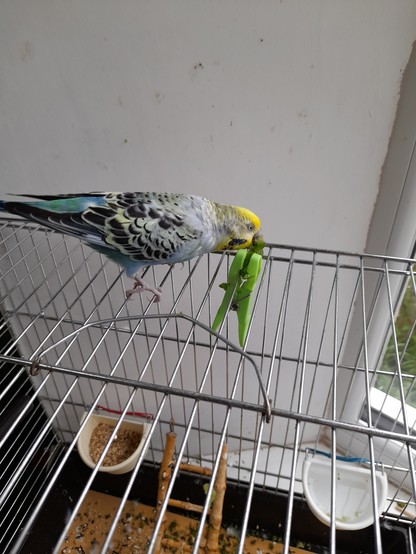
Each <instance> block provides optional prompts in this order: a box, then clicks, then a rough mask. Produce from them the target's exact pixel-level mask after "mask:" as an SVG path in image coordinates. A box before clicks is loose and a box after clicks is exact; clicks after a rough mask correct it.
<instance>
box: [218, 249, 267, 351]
mask: <svg viewBox="0 0 416 554" xmlns="http://www.w3.org/2000/svg"><path fill="white" fill-rule="evenodd" d="M262 248H263V245H261V247H257V248H256V249H255V250H244V249H242V250H239V251H238V252H237V254H236V255H235V258H234V260H233V263H232V264H231V267H230V270H229V272H228V277H227V283H225V284H223V285H220V286H221V287H222V288H224V289H225V294H224V298H223V301H222V303H221V306H220V307H219V309H218V312H217V314H216V316H215V318H214V321H213V324H212V328H213V330H214V331H216V330H217V329H218V327H219V326H220V325H221V323H222V321H223V320H224V318H225V316H226V315H227V310H228V307H230V309H231V310H234V311H236V312H237V320H238V338H239V342H240V346H243V345H244V342H245V340H246V337H247V332H248V327H249V324H250V318H251V309H250V308H251V293H252V292H253V290H254V287H255V285H256V282H257V279H258V277H259V275H260V270H261V264H262V256H261V254H259V253H258V251H261V250H262Z"/></svg>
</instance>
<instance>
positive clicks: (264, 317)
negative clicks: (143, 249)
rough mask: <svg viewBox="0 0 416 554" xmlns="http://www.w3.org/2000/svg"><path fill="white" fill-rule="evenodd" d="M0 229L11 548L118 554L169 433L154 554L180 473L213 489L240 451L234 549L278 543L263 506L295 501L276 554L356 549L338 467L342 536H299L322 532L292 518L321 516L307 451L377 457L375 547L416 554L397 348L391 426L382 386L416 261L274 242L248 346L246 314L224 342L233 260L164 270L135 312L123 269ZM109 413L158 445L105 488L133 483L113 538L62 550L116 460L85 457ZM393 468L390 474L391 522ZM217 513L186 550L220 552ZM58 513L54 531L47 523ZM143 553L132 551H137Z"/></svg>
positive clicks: (408, 421)
mask: <svg viewBox="0 0 416 554" xmlns="http://www.w3.org/2000/svg"><path fill="white" fill-rule="evenodd" d="M0 223H1V227H0V229H1V244H0V270H1V299H2V301H1V306H2V318H1V329H2V331H1V356H0V361H1V364H2V370H1V374H0V378H1V390H0V402H1V403H0V408H1V433H0V445H1V454H0V455H1V478H0V485H1V496H0V506H1V507H0V510H1V520H2V522H3V524H2V526H3V533H2V537H0V543H1V549H2V551H3V552H25V551H26V552H46V551H47V550H40V548H41V547H39V546H38V547H31V546H27V545H28V544H30V540H31V538H32V539H33V537H34V536H35V537H36V536H38V535H45V534H46V535H50V536H51V540H52V541H53V544H51V545H50V550H49V551H54V552H81V551H83V552H84V551H85V552H112V551H114V552H115V551H116V550H115V549H114V542H112V541H113V540H114V539H113V536H115V533H116V526H117V524H118V520H120V519H121V518H122V510H123V508H124V507H125V505H127V504H126V503H127V502H128V499H132V498H133V499H135V498H139V499H140V497H141V495H140V493H137V490H136V489H135V484H137V482H138V481H140V478H141V476H142V475H144V474H145V475H147V473H145V471H146V470H147V469H149V468H156V470H157V469H158V468H159V467H160V464H161V462H162V458H163V453H164V449H165V445H166V434H167V433H168V432H169V431H172V429H173V430H174V432H175V434H176V443H175V463H174V464H173V465H172V479H171V481H170V483H169V485H168V486H167V495H166V497H164V499H163V501H162V502H161V503H160V505H159V509H160V512H161V516H160V517H159V518H156V521H155V522H154V527H153V531H152V533H151V534H150V537H149V539H148V542H147V543H146V549H145V550H143V551H154V552H156V551H157V549H158V548H159V547H158V545H157V540H158V539H157V536H158V533H159V531H160V529H161V528H162V527H163V517H164V514H165V513H167V512H168V511H170V509H171V508H169V507H168V502H169V499H170V498H171V497H172V495H173V492H172V491H173V488H174V486H175V483H176V482H178V483H179V482H180V480H181V478H182V473H183V472H182V469H181V467H180V463H185V462H187V463H191V464H193V465H194V466H201V467H204V468H208V471H210V472H211V473H212V478H211V479H209V480H208V488H209V493H211V492H212V490H213V482H214V478H215V477H216V475H217V473H218V471H219V466H220V458H221V456H220V454H221V452H222V448H223V445H224V444H226V445H227V447H228V459H227V491H226V493H225V498H227V495H228V494H231V493H229V491H230V490H231V489H232V488H234V489H235V490H236V491H237V492H234V493H233V494H237V495H239V496H238V501H235V502H236V504H235V505H233V506H234V507H233V510H234V512H235V514H237V516H236V517H237V520H236V521H234V520H233V524H234V525H235V526H236V527H237V528H238V531H237V533H238V539H236V542H235V547H234V548H235V550H233V551H238V552H246V551H247V552H248V551H250V550H249V548H248V547H247V541H245V540H244V539H245V537H246V536H249V535H250V533H251V532H252V530H253V529H256V528H257V530H259V529H263V528H264V529H266V527H267V525H266V523H264V522H263V520H262V517H263V516H262V514H261V513H260V511H259V510H257V508H256V506H257V504H256V502H257V498H258V495H261V494H262V493H264V494H267V495H268V498H273V497H276V498H279V499H280V501H281V502H282V503H283V508H282V512H281V513H282V514H283V515H278V512H277V511H276V513H275V514H273V512H271V513H270V511H269V513H268V514H266V515H265V516H264V517H265V521H266V520H267V521H268V522H269V525H268V532H269V535H268V536H269V537H272V539H271V544H270V546H269V549H270V550H269V551H270V552H273V551H275V552H285V553H288V552H289V548H290V547H293V546H296V545H298V547H299V545H301V546H304V547H305V548H306V546H305V543H306V542H308V543H311V545H310V546H309V548H310V549H311V550H312V551H316V552H318V551H331V552H342V551H350V550H348V544H349V538H350V537H351V534H350V535H348V534H347V535H348V536H347V538H345V537H346V535H345V534H343V535H342V534H341V533H339V532H338V530H337V525H336V524H337V513H336V510H338V509H339V507H338V505H337V479H336V470H335V469H334V470H333V471H332V473H330V474H329V477H328V479H329V483H330V487H329V490H330V495H331V504H330V508H329V514H328V515H329V518H330V522H329V525H328V527H326V526H323V525H322V524H321V523H320V522H319V521H318V519H315V518H314V516H312V519H311V520H310V521H311V522H312V523H311V525H310V527H311V528H312V527H314V526H315V527H316V529H318V531H319V532H318V531H317V532H316V533H312V535H311V536H312V539H310V538H308V537H305V536H302V533H305V535H307V530H306V529H305V527H304V526H303V529H300V530H299V527H302V525H301V526H299V521H298V519H299V518H297V517H295V515H294V514H295V510H298V509H300V508H299V505H302V506H303V509H304V510H306V511H304V512H302V513H303V516H302V517H306V516H305V514H306V512H308V513H309V511H308V508H306V507H305V503H304V489H303V483H302V466H303V463H304V459H305V453H306V452H312V455H313V453H315V452H317V451H325V452H326V453H327V454H328V455H329V456H330V458H329V459H330V460H331V464H330V466H333V467H334V468H336V467H338V466H337V465H336V464H338V461H336V455H337V454H338V455H342V456H344V457H347V458H348V457H353V458H360V459H364V458H365V459H366V460H367V461H366V462H365V463H364V465H365V466H366V467H369V468H370V479H371V486H370V488H369V491H370V495H369V498H367V499H366V500H365V501H366V502H368V503H370V508H371V510H372V512H373V516H374V525H373V526H372V531H371V533H370V543H371V545H370V546H368V547H367V548H366V547H365V546H363V547H362V550H361V551H363V552H382V551H383V548H384V550H386V548H387V544H388V541H389V540H390V539H389V538H388V536H387V535H386V532H387V531H386V529H389V528H391V527H392V526H393V527H394V526H395V525H400V529H401V531H400V533H401V536H402V537H404V539H403V540H404V541H405V543H403V544H406V549H407V551H408V552H414V547H413V542H412V539H413V538H414V525H415V521H416V515H415V491H416V486H415V474H414V462H415V450H414V447H415V442H416V438H415V434H414V425H415V422H416V417H415V413H416V410H415V408H413V407H411V406H410V405H408V404H407V398H408V396H409V394H410V392H411V391H412V389H413V387H414V385H415V377H414V375H411V374H406V373H405V371H404V370H403V369H401V363H400V362H401V355H402V350H403V348H404V347H405V346H404V345H402V344H399V343H398V341H397V340H393V346H394V349H395V353H396V361H397V364H396V371H395V373H394V374H389V376H390V378H391V379H392V380H393V379H395V380H396V384H397V383H398V390H399V392H400V398H399V399H397V400H396V402H397V404H395V406H394V409H391V406H390V408H389V410H387V412H386V410H384V412H383V409H384V408H387V407H388V402H389V397H387V396H386V395H385V394H384V395H382V396H381V397H380V396H377V394H380V393H379V391H376V392H374V389H373V388H372V387H373V386H374V384H375V381H376V378H377V376H378V375H379V374H383V373H385V372H383V371H382V370H381V369H380V361H381V359H382V355H383V352H384V350H385V348H386V344H387V340H388V337H389V336H390V335H391V334H392V336H393V339H395V337H396V333H395V323H394V321H395V314H396V312H397V307H398V306H399V304H400V300H401V298H402V296H403V292H404V290H405V286H406V283H408V282H409V278H410V283H411V287H412V292H413V294H414V292H415V286H414V285H415V278H414V273H413V269H412V267H413V263H414V260H406V259H398V258H394V259H393V258H385V257H380V256H369V255H355V254H349V253H342V252H329V251H320V250H314V249H302V248H295V247H290V246H279V245H268V246H267V247H266V248H265V250H264V262H263V268H262V273H261V276H260V279H259V281H258V285H257V287H256V290H255V292H254V294H253V314H252V319H251V323H250V328H249V333H248V337H247V340H246V343H245V344H244V346H243V348H240V346H238V329H237V318H236V317H235V314H234V313H233V311H232V310H230V311H229V313H228V314H227V317H226V319H225V322H224V324H223V326H222V327H221V328H220V330H219V334H215V333H214V332H213V331H212V330H211V328H210V326H211V324H212V321H213V318H214V316H215V313H216V310H217V309H218V307H219V305H220V303H221V301H222V297H223V293H224V291H223V290H222V289H221V288H220V286H219V285H220V284H221V283H224V282H226V280H227V273H228V270H229V267H230V264H231V262H232V259H233V256H232V254H228V253H224V254H222V255H216V254H212V255H207V256H204V257H202V258H200V259H196V260H192V261H191V262H188V263H186V264H184V265H183V267H181V266H179V265H178V266H175V267H174V268H173V267H168V266H160V267H157V268H151V269H149V270H148V271H147V274H146V279H147V280H148V281H150V282H154V283H156V284H157V285H159V286H161V287H162V288H163V295H162V300H161V302H160V303H158V304H156V303H154V302H152V299H151V298H150V296H151V295H149V294H148V293H144V294H141V295H135V296H134V298H133V299H132V300H127V299H126V294H125V293H126V287H127V288H128V287H129V283H128V282H127V281H126V279H125V278H124V277H123V276H122V274H121V272H120V270H119V268H118V267H117V266H116V265H114V264H113V263H111V262H109V261H107V260H106V259H105V258H103V257H102V256H101V255H100V254H98V253H96V252H94V251H92V250H91V249H89V248H88V247H86V246H84V245H83V244H81V243H80V242H79V241H77V240H75V239H71V238H68V237H64V236H62V235H59V234H58V233H52V232H50V231H48V230H44V229H42V228H38V227H37V226H35V225H32V224H28V223H25V222H21V221H17V220H9V219H2V220H1V222H0ZM413 323H414V322H413ZM413 323H411V324H410V326H411V328H412V329H413V327H412V325H413ZM376 396H377V397H376ZM377 401H378V404H377ZM376 404H377V405H376ZM85 413H86V414H87V417H86V419H83V416H85ZM97 413H112V414H113V415H114V417H115V423H116V424H118V423H119V422H121V421H122V420H128V419H129V418H130V419H133V420H138V421H142V422H146V424H147V425H148V428H149V434H148V435H147V436H146V438H145V441H144V447H143V450H142V451H141V454H140V456H139V458H138V459H137V461H136V463H135V466H134V468H133V470H132V471H131V472H130V473H127V474H125V475H124V476H111V482H110V483H111V485H109V484H108V482H106V483H107V484H105V485H103V486H104V489H105V491H108V490H113V488H114V487H115V486H116V484H117V487H118V488H117V495H116V496H117V497H118V503H117V510H116V512H115V515H114V516H112V517H111V518H109V520H108V529H107V530H106V533H107V534H106V535H105V539H103V542H102V543H100V544H98V543H94V545H93V546H91V547H90V549H89V550H88V548H87V546H86V543H85V542H84V543H82V542H80V543H79V548H81V549H83V550H75V547H74V549H72V550H71V548H70V547H69V546H66V543H65V541H66V540H67V538H68V533H69V530H70V528H71V525H72V523H73V521H74V519H75V518H76V516H77V514H78V513H79V510H80V507H81V505H82V502H83V500H84V499H85V497H86V495H87V494H88V493H89V491H90V490H96V489H97V487H98V486H99V480H100V478H101V476H102V475H103V474H102V473H101V471H99V470H101V469H103V465H102V461H103V457H104V455H102V456H101V458H100V461H99V463H98V465H96V466H95V468H94V469H88V468H87V467H86V466H84V465H83V464H82V462H80V460H79V456H78V454H77V443H78V439H79V437H80V435H81V434H82V432H83V430H84V429H85V427H86V425H87V422H88V420H89V419H90V418H91V417H92V415H93V414H97ZM386 413H387V415H386ZM383 414H384V415H383ZM386 421H387V423H388V424H386ZM116 433H117V428H116V430H115V431H114V433H113V436H115V435H116ZM316 455H317V454H316ZM74 464H75V466H74ZM76 464H78V465H76ZM79 465H81V469H76V470H74V469H73V467H76V468H78V467H79ZM93 467H94V466H93ZM68 471H69V473H70V474H71V478H70V479H69V482H70V483H71V479H73V480H76V479H75V476H74V473H71V472H74V471H76V472H79V474H80V475H81V474H82V475H83V476H84V477H83V478H82V479H81V477H80V478H79V479H80V480H81V481H82V483H81V485H80V486H79V487H78V489H77V490H70V485H68V484H67V481H65V483H66V484H65V485H62V479H63V476H64V475H65V472H68ZM82 471H84V473H82ZM379 471H382V472H383V473H384V474H386V475H387V478H388V494H387V498H386V500H385V502H384V505H383V506H382V510H381V513H378V511H377V487H376V481H375V479H376V475H377V472H379ZM153 475H154V478H153V479H152V480H150V481H151V484H149V483H148V485H149V486H151V487H153V489H154V491H155V494H156V491H157V488H158V481H157V472H156V473H154V474H153ZM145 480H147V481H149V479H147V478H146V479H145ZM197 488H199V489H201V488H202V485H201V486H200V485H198V487H197ZM57 490H60V491H61V493H60V494H61V496H62V495H63V496H65V499H66V500H65V502H66V504H65V507H64V509H63V516H62V520H61V521H60V522H59V521H58V522H53V525H52V526H51V525H50V523H51V519H50V518H51V517H52V516H51V513H54V512H55V511H56V512H59V510H58V508H56V510H55V508H53V509H52V511H51V509H50V508H48V503H50V499H51V498H53V497H54V495H56V491H57ZM339 490H340V489H339V486H338V491H339ZM103 492H104V491H103ZM200 492H201V491H199V493H200ZM270 495H271V496H270ZM259 498H261V496H260V497H259ZM61 500H62V499H61ZM202 505H203V508H202V509H201V512H200V513H198V514H197V515H194V517H195V518H196V523H197V531H196V533H195V534H194V536H193V537H192V540H190V541H189V543H188V546H187V549H188V551H194V552H198V551H204V550H198V549H200V548H201V549H203V548H204V544H205V543H204V541H205V538H204V524H205V523H207V522H208V517H209V511H210V496H209V494H204V495H203V499H202ZM236 505H238V508H236ZM54 506H55V505H54ZM48 509H49V511H48ZM224 509H225V508H224ZM233 510H232V511H233ZM44 513H47V514H48V518H49V519H48V525H49V527H48V531H46V530H45V529H44V524H42V523H40V522H41V521H42V514H44ZM279 513H280V512H279ZM279 518H280V519H279ZM229 519H230V521H231V520H232V519H233V518H232V517H230V518H229ZM223 520H224V521H225V522H227V514H226V513H225V512H224V515H223ZM52 521H53V519H52ZM304 521H306V520H304ZM198 525H199V526H198ZM51 527H53V530H52V529H51ZM365 531H366V530H364V532H365ZM265 533H266V531H265ZM250 536H251V535H250ZM367 536H368V533H367ZM386 537H387V538H386ZM318 539H319V540H318ZM79 540H80V541H81V538H80V539H79ZM129 540H132V537H130V539H129ZM312 543H313V544H312ZM132 544H133V543H130V547H129V548H130V549H127V550H125V552H139V551H140V550H139V549H138V547H137V549H133V547H132V546H131V545H132ZM253 544H254V543H253ZM352 544H353V543H352ZM127 547H128V545H127ZM36 548H38V550H36ZM42 548H44V547H42ZM65 548H66V549H67V550H65ZM111 548H113V550H112V549H111ZM273 548H275V549H276V550H273ZM279 548H280V550H279ZM319 548H321V550H319ZM353 548H355V547H354V545H353V546H352V547H351V551H352V549H353ZM25 549H26V550H25ZM161 551H163V550H161ZM224 551H226V550H224ZM258 551H259V548H257V552H258ZM404 551H405V550H403V552H404Z"/></svg>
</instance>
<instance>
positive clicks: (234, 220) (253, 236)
mask: <svg viewBox="0 0 416 554" xmlns="http://www.w3.org/2000/svg"><path fill="white" fill-rule="evenodd" d="M225 220H226V224H225V225H224V227H225V229H226V236H225V238H223V240H221V242H220V244H218V246H217V248H216V251H217V252H221V251H223V250H239V249H240V248H250V247H251V246H252V245H255V244H257V243H259V242H261V241H263V237H262V235H261V232H260V227H261V224H260V219H259V218H258V217H257V216H256V214H254V213H253V212H251V211H250V210H247V209H246V208H240V207H239V206H227V213H226V217H225Z"/></svg>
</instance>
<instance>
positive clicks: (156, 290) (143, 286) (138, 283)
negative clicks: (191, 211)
mask: <svg viewBox="0 0 416 554" xmlns="http://www.w3.org/2000/svg"><path fill="white" fill-rule="evenodd" d="M145 291H148V292H152V293H153V294H154V295H155V298H154V302H160V299H161V298H162V294H161V293H162V289H161V288H160V287H151V286H149V285H148V284H147V283H146V282H145V281H143V279H140V277H134V286H133V288H132V289H129V290H127V291H126V296H127V298H129V299H130V298H131V297H132V296H133V294H136V293H137V292H139V293H142V292H145Z"/></svg>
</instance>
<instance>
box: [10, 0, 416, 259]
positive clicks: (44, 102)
mask: <svg viewBox="0 0 416 554" xmlns="http://www.w3.org/2000/svg"><path fill="white" fill-rule="evenodd" d="M415 38H416V3H415V2H414V1H412V0H396V1H395V2H392V1H391V0H367V1H366V2H361V1H347V0H314V1H311V0H298V1H280V2H278V1H277V0H270V1H265V0H259V1H256V2H252V1H245V0H236V1H234V0H233V1H230V0H229V1H226V2H224V1H219V0H217V1H211V2H203V1H201V0H177V1H175V2H171V1H166V0H152V1H143V0H140V1H139V0H119V1H117V2H109V1H102V0H90V1H89V2H83V1H81V0H75V1H72V2H68V1H67V0H53V1H52V0H38V1H36V2H32V1H29V0H13V1H11V0H7V1H6V0H4V1H3V2H2V3H1V4H0V153H1V163H0V193H1V194H2V195H3V194H4V193H5V192H7V191H11V192H26V191H27V192H38V193H50V192H68V191H76V190H79V191H83V190H132V189H136V190H170V191H188V192H194V193H200V194H204V195H206V196H210V197H212V198H213V199H216V200H219V201H224V202H230V203H238V204H242V205H246V206H247V207H250V208H251V209H253V210H254V211H256V212H258V214H259V215H260V216H261V217H262V220H263V227H264V231H265V235H266V238H267V239H268V240H269V241H272V242H278V243H288V244H299V245H312V246H318V247H328V248H337V249H346V250H361V249H363V248H364V246H365V243H366V236H367V231H368V225H369V222H370V219H371V214H372V211H373V205H374V202H375V200H376V197H377V192H378V183H379V178H380V172H381V168H382V165H383V160H384V158H385V155H386V151H387V146H388V139H389V136H390V133H391V129H392V125H393V121H394V116H395V110H396V105H397V101H398V97H399V91H400V82H401V75H402V71H403V69H404V68H405V66H406V63H407V60H408V58H409V55H410V51H411V45H412V42H413V41H414V40H415Z"/></svg>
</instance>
